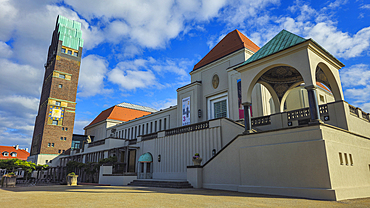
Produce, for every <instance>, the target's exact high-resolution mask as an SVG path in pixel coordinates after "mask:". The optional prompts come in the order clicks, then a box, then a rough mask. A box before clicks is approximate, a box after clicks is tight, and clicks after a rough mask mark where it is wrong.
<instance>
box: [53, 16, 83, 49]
mask: <svg viewBox="0 0 370 208" xmlns="http://www.w3.org/2000/svg"><path fill="white" fill-rule="evenodd" d="M57 28H58V33H59V40H61V41H63V42H62V45H63V46H66V47H69V48H73V49H76V50H78V49H79V47H83V44H84V40H83V39H82V32H81V23H79V22H76V21H74V20H70V19H67V18H66V17H63V16H61V15H59V16H58V22H57Z"/></svg>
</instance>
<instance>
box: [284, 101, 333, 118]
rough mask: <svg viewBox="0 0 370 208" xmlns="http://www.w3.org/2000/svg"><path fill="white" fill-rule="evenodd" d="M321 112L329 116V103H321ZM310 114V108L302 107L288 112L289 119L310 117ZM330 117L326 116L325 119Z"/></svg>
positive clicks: (321, 114) (322, 114)
mask: <svg viewBox="0 0 370 208" xmlns="http://www.w3.org/2000/svg"><path fill="white" fill-rule="evenodd" d="M319 112H320V116H329V111H328V105H327V104H324V105H319ZM310 116H311V115H310V108H302V109H298V110H293V111H288V112H287V118H288V121H294V120H303V119H309V118H310ZM328 119H329V117H328V118H325V120H328Z"/></svg>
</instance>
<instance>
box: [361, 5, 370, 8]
mask: <svg viewBox="0 0 370 208" xmlns="http://www.w3.org/2000/svg"><path fill="white" fill-rule="evenodd" d="M360 8H361V9H370V4H365V5H362V6H361V7H360Z"/></svg>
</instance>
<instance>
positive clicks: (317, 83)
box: [316, 82, 332, 93]
mask: <svg viewBox="0 0 370 208" xmlns="http://www.w3.org/2000/svg"><path fill="white" fill-rule="evenodd" d="M316 85H317V86H319V87H321V88H322V89H324V90H326V91H328V92H330V93H332V92H331V91H330V90H329V89H328V88H327V87H326V86H325V85H323V84H322V83H321V82H316Z"/></svg>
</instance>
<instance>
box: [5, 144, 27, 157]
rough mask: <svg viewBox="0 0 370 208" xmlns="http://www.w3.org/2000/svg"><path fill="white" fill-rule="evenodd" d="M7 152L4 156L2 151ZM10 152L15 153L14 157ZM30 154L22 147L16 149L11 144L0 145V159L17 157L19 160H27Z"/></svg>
mask: <svg viewBox="0 0 370 208" xmlns="http://www.w3.org/2000/svg"><path fill="white" fill-rule="evenodd" d="M4 152H8V156H4V155H3V153H4ZM12 152H15V153H17V156H16V157H12V156H11V155H10V154H11V153H12ZM28 156H30V153H29V152H27V151H26V150H23V149H18V150H16V149H15V147H13V146H0V160H4V159H14V158H18V159H20V160H27V157H28Z"/></svg>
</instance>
